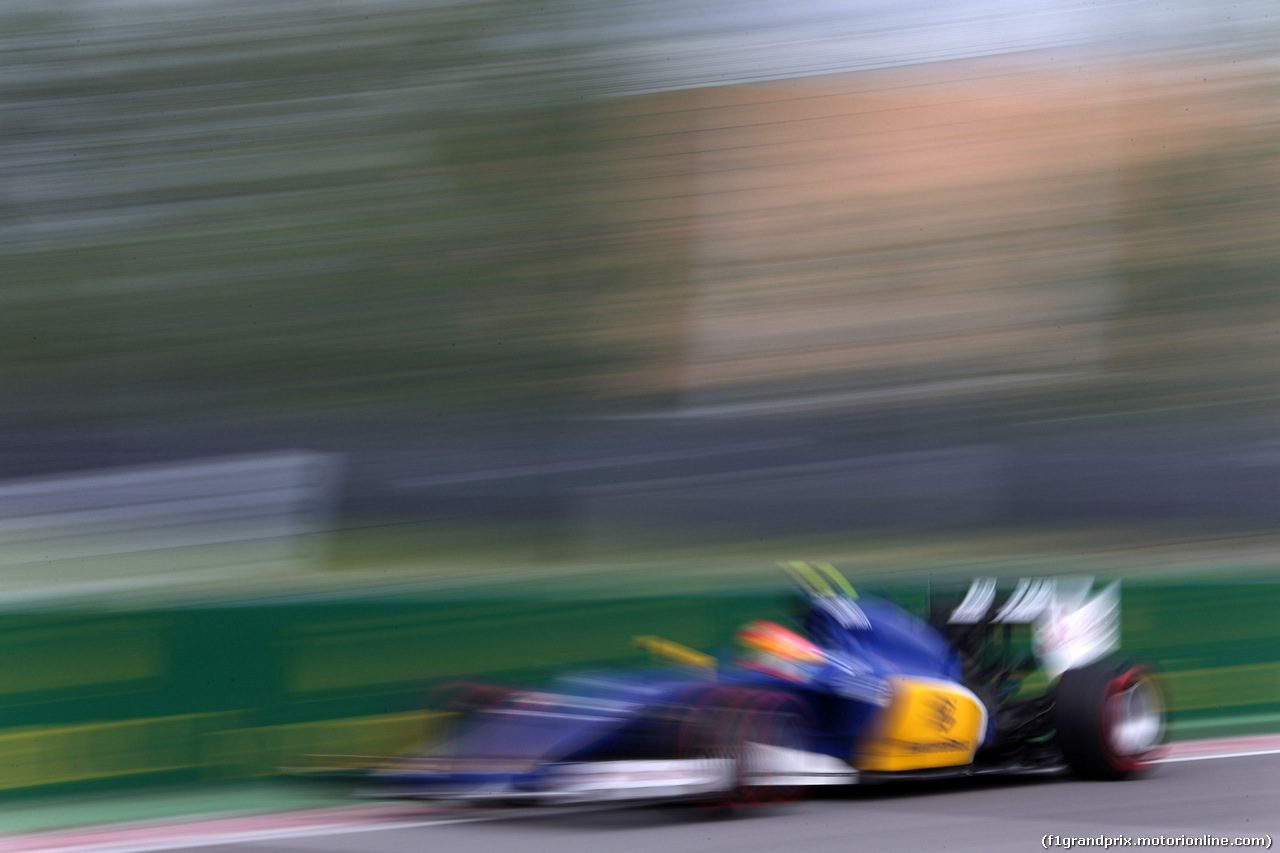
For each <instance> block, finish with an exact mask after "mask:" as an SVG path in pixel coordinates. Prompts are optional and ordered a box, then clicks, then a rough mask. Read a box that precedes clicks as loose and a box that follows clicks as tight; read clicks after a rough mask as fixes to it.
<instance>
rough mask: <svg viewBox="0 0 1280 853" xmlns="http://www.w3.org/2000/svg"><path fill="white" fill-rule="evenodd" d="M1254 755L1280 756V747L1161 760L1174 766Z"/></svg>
mask: <svg viewBox="0 0 1280 853" xmlns="http://www.w3.org/2000/svg"><path fill="white" fill-rule="evenodd" d="M1253 755H1280V747H1275V748H1272V749H1248V750H1243V751H1241V752H1210V753H1205V754H1202V755H1170V756H1169V757H1168V758H1162V759H1160V763H1161V764H1172V763H1173V762H1175V761H1213V760H1214V759H1217V758H1248V757H1250V756H1253Z"/></svg>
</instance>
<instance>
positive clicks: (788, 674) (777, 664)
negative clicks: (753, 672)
mask: <svg viewBox="0 0 1280 853" xmlns="http://www.w3.org/2000/svg"><path fill="white" fill-rule="evenodd" d="M735 639H736V640H737V642H738V645H739V646H741V647H742V649H743V652H744V655H743V661H742V663H743V665H744V666H747V667H750V668H752V669H757V670H760V671H762V672H767V673H769V674H771V675H777V676H780V677H782V678H786V679H789V680H792V681H802V680H806V676H807V673H808V671H809V670H811V669H812V668H813V667H815V666H817V665H819V664H821V663H823V662H824V661H825V660H826V659H827V656H826V655H825V654H824V653H823V651H822V649H820V648H818V647H817V646H816V645H814V644H813V643H811V642H809V641H808V640H806V639H805V638H804V637H801V636H800V635H799V634H797V633H795V632H794V631H790V630H788V629H786V628H784V627H782V626H781V625H779V624H777V623H776V622H766V621H764V620H761V619H757V620H755V621H752V622H748V623H747V624H746V625H743V626H742V627H741V628H739V629H738V633H737V635H736V636H735Z"/></svg>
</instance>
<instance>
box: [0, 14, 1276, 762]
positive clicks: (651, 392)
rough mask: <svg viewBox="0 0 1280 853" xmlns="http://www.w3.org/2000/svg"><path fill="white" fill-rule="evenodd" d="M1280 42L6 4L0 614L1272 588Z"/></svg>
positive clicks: (917, 20)
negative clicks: (1018, 586) (819, 581)
mask: <svg viewBox="0 0 1280 853" xmlns="http://www.w3.org/2000/svg"><path fill="white" fill-rule="evenodd" d="M1277 46H1280V13H1277V8H1276V6H1275V4H1273V3H1270V2H1265V0H1241V2H1238V3H1222V2H1216V0H1170V2H1161V3H1149V2H1098V3H1091V4H1079V3H1074V2H1065V0H1035V1H1034V2H1017V3H1013V2H1008V3H1006V2H1000V0H996V2H980V0H949V2H945V3H939V2H919V3H916V2H908V3H901V2H899V3H880V2H874V1H873V0H848V1H847V2H833V0H804V2H791V3H780V2H773V0H741V1H740V2H721V1H720V0H716V2H703V3H697V4H688V3H680V2H674V0H631V2H620V3H606V2H599V0H596V2H591V0H547V2H545V3H543V2H539V3H532V2H516V0H487V1H486V0H466V1H465V2H463V0H456V1H451V0H438V2H406V0H344V2H293V0H278V2H271V3H258V2H244V0H120V2H109V1H108V0H65V2H59V3H47V2H27V0H9V2H6V3H4V4H3V5H2V6H0V51H2V53H0V63H2V64H0V75H2V80H3V82H2V83H0V164H3V168H2V169H0V480H3V482H0V593H3V594H4V595H5V596H7V600H8V601H10V602H13V603H14V605H13V606H19V605H21V606H26V605H27V604H30V603H31V602H47V601H49V600H53V599H57V600H67V598H68V597H71V598H76V597H80V598H84V597H85V596H86V595H92V596H94V597H95V600H97V601H102V600H104V599H102V598H101V596H104V595H106V596H108V597H109V600H112V601H114V602H116V603H124V604H126V605H128V604H130V603H137V602H142V601H144V600H148V601H149V600H151V599H148V598H147V597H148V596H152V597H154V595H155V594H156V592H157V590H162V591H164V592H162V596H167V595H169V594H170V593H172V592H173V590H175V589H177V588H179V587H182V586H183V585H186V586H187V587H188V588H195V587H198V588H199V589H201V590H204V591H206V592H207V591H208V590H209V589H211V588H212V589H214V590H217V591H219V594H225V593H226V592H227V591H228V590H229V591H231V592H233V593H236V594H239V593H240V592H241V591H244V590H248V589H260V588H261V587H262V586H263V584H267V585H268V586H270V588H272V589H277V590H278V588H277V587H276V586H271V583H269V582H268V581H269V579H270V578H289V579H290V584H291V586H290V588H292V584H293V583H294V581H295V580H303V579H305V580H306V581H307V583H309V584H316V583H319V584H321V585H325V584H329V585H332V584H333V583H336V581H333V580H332V578H333V577H334V576H342V577H347V578H349V577H352V576H354V575H355V574H359V575H360V576H361V577H362V578H365V577H368V576H369V575H370V574H371V573H372V574H378V573H381V575H384V576H385V577H387V578H393V579H397V580H403V579H404V578H406V577H414V576H417V575H418V574H420V573H422V572H429V573H431V574H433V575H436V576H448V577H452V578H458V577H461V578H462V581H461V582H462V583H472V582H476V581H478V580H479V579H480V577H481V574H482V570H497V571H500V572H503V573H504V574H502V575H501V576H502V577H504V578H506V577H509V576H511V575H512V574H528V572H529V571H530V570H535V569H536V570H539V571H541V572H542V573H544V574H546V573H557V572H562V571H567V567H576V568H579V569H585V570H586V571H588V572H589V573H591V574H592V576H598V575H599V573H600V572H601V571H609V572H613V573H615V580H616V572H617V571H618V567H620V566H627V565H633V566H638V567H640V570H641V571H642V572H647V573H649V576H656V575H658V574H661V572H663V571H668V572H669V575H670V577H671V578H684V577H687V576H688V573H689V572H690V571H692V569H691V567H692V568H693V569H706V570H707V571H710V570H711V569H714V570H715V571H716V572H722V573H726V574H727V576H729V577H731V578H737V577H739V576H740V575H741V574H742V573H747V574H749V573H751V572H754V571H756V570H757V568H758V567H761V566H762V567H764V570H765V571H767V570H769V568H770V567H771V566H772V563H773V561H774V560H775V559H779V558H790V557H795V556H822V557H824V558H832V559H836V560H842V561H843V563H842V566H843V567H846V568H848V567H849V566H850V564H852V565H853V568H854V569H855V570H856V569H857V568H858V567H859V566H861V570H862V571H863V572H864V573H870V574H875V575H878V576H880V577H892V576H894V575H896V574H902V573H914V574H915V575H916V576H919V575H921V574H936V573H941V574H946V573H947V572H952V573H954V574H956V575H966V576H967V575H972V574H973V573H974V572H977V571H983V572H995V573H1005V574H1017V573H1019V572H1028V573H1030V572H1040V571H1046V570H1066V571H1097V572H1101V573H1110V574H1117V573H1121V574H1123V573H1125V572H1131V571H1136V570H1139V569H1141V570H1143V571H1155V572H1164V573H1168V572H1171V571H1174V572H1190V573H1196V576H1197V577H1200V576H1204V574H1205V573H1212V572H1219V573H1220V572H1224V571H1232V572H1259V571H1260V572H1261V573H1262V575H1263V576H1264V577H1269V576H1270V572H1271V570H1272V568H1273V567H1274V564H1275V554H1276V553H1277V548H1278V547H1280V539H1275V538H1273V537H1272V532H1273V531H1274V530H1275V526H1276V524H1275V521H1276V518H1277V515H1278V513H1280V443H1277V433H1276V429H1275V427H1276V425H1277V423H1278V416H1280V359H1277V356H1278V355H1280V291H1278V290H1277V287H1276V273H1277V270H1280V242H1278V241H1277V240H1276V234H1277V233H1278V232H1280V227H1278V226H1280V208H1278V207H1277V205H1276V199H1277V198H1280V101H1278V100H1277V98H1276V97H1275V95H1276V92H1277V83H1278V82H1280V67H1278V66H1277V63H1276V58H1275V57H1276V48H1277ZM815 543H816V544H815ZM796 549H809V551H808V552H807V553H803V554H797V553H796ZM815 549H816V550H817V551H818V553H814V550H815ZM673 567H674V568H673ZM708 567H711V568H710V569H708ZM317 578H321V580H317ZM617 582H619V583H620V582H621V581H617ZM210 584H213V586H212V587H210ZM1193 598H1194V596H1193ZM1206 630H1209V629H1206ZM304 633H305V632H304ZM1210 633H1212V632H1211V631H1210ZM15 636H16V635H15ZM23 636H26V635H23ZM33 636H34V635H33ZM59 636H63V635H59ZM68 636H69V635H68ZM166 636H167V635H166ZM1250 636H1252V635H1250ZM1267 636H1270V635H1267ZM64 639H65V636H64ZM1236 639H1238V640H1241V641H1243V640H1247V639H1249V637H1245V636H1241V637H1237V638H1236ZM1272 639H1274V638H1272ZM14 642H19V641H18V640H14ZM21 642H30V643H36V642H37V641H36V640H31V639H30V638H28V639H24V640H21ZM67 642H71V641H70V640H67ZM121 642H124V641H121ZM129 642H133V641H129ZM137 642H139V643H142V645H137V644H136V643H135V645H129V644H128V642H126V643H125V646H122V647H121V648H129V649H133V650H134V651H135V652H137V653H138V654H139V655H141V657H139V658H138V660H141V661H150V663H140V664H138V667H139V668H138V669H137V673H144V675H145V673H152V675H154V674H155V673H156V672H160V671H161V670H163V669H164V666H166V665H167V664H164V663H163V661H171V660H172V658H170V657H166V655H168V654H169V651H167V650H169V649H171V646H170V645H167V643H168V642H169V641H168V640H163V641H162V640H146V641H142V640H139V641H137ZM250 645H251V644H250ZM33 648H34V646H33ZM138 649H142V651H141V652H138V651H137V650H138ZM251 654H252V652H250V651H246V655H251ZM1188 659H1190V658H1188ZM353 660H354V658H353ZM1206 660H1207V658H1206ZM1267 660H1268V661H1269V660H1271V659H1270V658H1267ZM1202 663H1203V661H1202ZM148 666H150V667H152V668H151V669H148V668H147V667H148ZM1268 666H1270V667H1271V668H1270V669H1267V670H1265V673H1264V675H1265V678H1267V679H1270V680H1268V681H1265V684H1266V685H1270V686H1268V687H1267V688H1266V689H1265V690H1264V691H1263V693H1262V694H1260V695H1261V696H1262V698H1261V699H1259V700H1258V701H1260V702H1262V701H1265V702H1274V701H1280V693H1277V694H1276V695H1275V696H1272V695H1271V693H1270V692H1269V691H1270V690H1271V689H1272V687H1275V685H1276V683H1280V682H1276V673H1277V671H1278V670H1277V669H1276V667H1275V665H1274V664H1268ZM33 671H34V670H33ZM130 672H133V670H130ZM137 673H134V675H128V674H126V675H123V676H121V678H122V679H123V680H124V681H128V680H129V679H130V678H135V677H136V678H143V677H144V675H137ZM400 675H404V673H403V672H401V673H400ZM27 677H28V676H17V675H15V676H12V679H17V680H12V683H10V684H9V686H8V688H7V689H8V690H9V693H10V694H11V695H14V696H19V697H20V698H21V697H26V698H25V699H24V700H23V701H24V702H26V704H27V705H28V706H29V705H30V701H28V700H29V699H30V696H34V695H36V694H37V693H39V691H41V690H44V691H46V692H47V691H53V693H48V695H49V696H54V697H55V698H56V696H61V695H63V694H59V693H57V691H58V690H71V689H72V688H73V687H74V686H75V685H76V684H81V682H78V681H75V679H74V678H71V677H70V676H68V678H71V680H70V681H68V682H67V683H66V684H63V683H61V682H59V683H58V684H52V682H49V683H46V682H45V681H41V680H40V679H38V678H37V679H36V680H35V681H30V680H29V679H28V680H27V681H23V680H22V679H23V678H27ZM146 677H151V676H146ZM157 677H158V676H157ZM1242 679H1244V676H1240V677H1238V678H1236V682H1237V683H1238V682H1241V680H1242ZM401 681H402V682H405V683H407V681H408V677H407V676H406V677H405V678H402V679H401ZM397 683H400V682H397ZM51 684H52V686H50V685H51ZM15 685H16V686H15ZM33 685H34V686H33ZM77 689H78V688H77ZM1276 689H1277V690H1280V687H1276ZM55 694H56V695H55ZM39 695H41V696H45V695H46V694H45V693H40V694H39ZM66 695H71V694H69V693H68V694H66ZM76 695H79V694H76ZM14 701H15V702H16V701H17V700H16V699H15V700H14ZM41 701H45V700H44V699H41ZM48 701H53V700H52V699H49V700H48ZM87 701H88V700H86V702H87ZM1206 701H1207V700H1206ZM50 707H52V706H50ZM83 707H84V708H85V709H89V710H84V711H82V712H77V713H80V714H81V717H83V716H84V715H85V714H104V713H105V714H106V715H107V716H124V715H125V714H126V712H125V711H123V710H118V709H117V710H114V711H109V712H102V711H100V710H99V711H94V710H92V709H93V708H94V707H95V706H93V705H91V704H85V705H84V706H83ZM312 707H313V708H315V707H318V706H312ZM371 707H372V706H371ZM184 708H185V706H184ZM188 710H189V709H188ZM177 712H178V708H177V706H175V710H174V713H175V714H176V713H177ZM68 713H70V712H68ZM310 713H313V714H319V713H321V712H315V711H312V712H310ZM344 713H346V712H344ZM73 717H74V715H71V716H68V717H67V719H68V720H71V719H73ZM24 719H25V718H24ZM76 719H79V718H78V717H76ZM50 743H52V741H51V742H50ZM49 748H50V749H52V748H53V747H49Z"/></svg>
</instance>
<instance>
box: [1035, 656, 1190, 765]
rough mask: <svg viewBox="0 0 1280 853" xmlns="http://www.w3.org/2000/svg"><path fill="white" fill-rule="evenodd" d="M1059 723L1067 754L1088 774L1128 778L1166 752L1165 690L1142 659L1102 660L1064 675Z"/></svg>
mask: <svg viewBox="0 0 1280 853" xmlns="http://www.w3.org/2000/svg"><path fill="white" fill-rule="evenodd" d="M1053 718H1054V723H1055V726H1056V728H1057V741H1058V745H1059V747H1060V748H1061V749H1062V755H1063V758H1065V759H1066V762H1067V764H1068V766H1070V767H1071V769H1072V770H1073V771H1075V772H1076V774H1077V775H1079V776H1082V777H1084V778H1086V779H1127V778H1130V777H1132V776H1135V775H1138V774H1140V773H1142V772H1143V771H1145V770H1148V769H1150V768H1151V767H1152V766H1154V765H1155V763H1156V762H1157V761H1159V759H1160V758H1161V757H1162V756H1163V754H1164V752H1165V750H1164V742H1165V736H1166V730H1167V725H1166V721H1167V718H1168V703H1167V702H1166V701H1165V696H1164V691H1163V690H1162V689H1161V687H1160V684H1159V682H1158V681H1157V680H1156V678H1155V676H1154V675H1153V673H1152V672H1151V671H1150V670H1149V669H1148V668H1147V667H1145V666H1143V665H1141V664H1132V665H1115V664H1105V663H1098V664H1092V665H1090V666H1086V667H1081V668H1080V669H1069V670H1067V671H1066V672H1064V673H1063V674H1062V678H1061V679H1060V680H1059V682H1058V686H1057V688H1056V689H1055V691H1054V708H1053Z"/></svg>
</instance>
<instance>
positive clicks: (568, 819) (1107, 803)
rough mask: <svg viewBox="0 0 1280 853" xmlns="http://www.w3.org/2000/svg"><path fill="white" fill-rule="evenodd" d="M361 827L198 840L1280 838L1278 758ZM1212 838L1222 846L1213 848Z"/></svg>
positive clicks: (503, 843) (633, 848) (860, 846)
mask: <svg viewBox="0 0 1280 853" xmlns="http://www.w3.org/2000/svg"><path fill="white" fill-rule="evenodd" d="M364 829H366V830H370V831H340V832H335V833H332V834H322V835H315V836H309V837H300V838H288V837H282V838H276V839H256V840H246V841H244V842H241V843H235V844H223V845H216V846H204V845H202V846H201V847H200V849H202V850H208V851H223V853H357V851H358V853H409V851H414V853H417V851H453V850H457V851H468V853H471V851H475V853H491V851H492V853H498V851H503V853H506V851H519V853H575V851H591V853H600V851H607V853H686V851H690V853H691V852H692V851H712V853H716V852H717V851H724V853H729V852H730V851H732V852H733V853H739V852H740V851H776V850H794V851H826V850H856V851H881V850H886V851H887V850H893V851H897V850H932V851H942V850H945V851H949V852H950V853H954V851H970V850H973V851H978V850H1036V849H1045V848H1044V846H1043V839H1044V836H1046V835H1057V836H1064V837H1092V838H1097V837H1098V836H1100V835H1106V836H1128V837H1131V838H1135V839H1136V838H1138V837H1150V836H1190V837H1196V836H1204V835H1211V836H1218V837H1225V838H1235V837H1243V836H1249V837H1258V836H1268V837H1270V838H1271V839H1276V838H1277V836H1280V754H1274V753H1273V754H1266V755H1252V756H1245V757H1216V758H1214V759H1212V760H1183V761H1176V762H1170V763H1166V764H1163V765H1161V766H1160V767H1158V768H1157V769H1156V770H1155V772H1154V773H1153V774H1152V775H1150V776H1149V777H1147V778H1144V779H1141V780H1135V781H1129V782H1119V783H1116V782H1109V783H1108V782H1082V781H1078V780H1075V779H1072V778H1070V777H1066V776H1053V777H1021V778H1016V779H996V778H991V777H988V778H986V779H972V780H955V781H951V782H946V783H942V782H935V783H929V784H927V785H921V784H917V785H907V784H898V785H892V786H889V785H884V786H875V787H870V786H868V787H862V788H851V789H842V790H840V791H838V792H830V793H828V794H827V795H826V796H823V797H821V798H819V799H816V800H812V801H808V802H804V803H800V804H795V805H789V806H773V807H762V808H758V809H754V810H749V811H746V812H740V813H737V814H735V815H733V816H730V817H715V816H710V817H709V816H707V815H703V814H699V813H691V812H690V811H682V810H679V809H673V808H636V809H620V810H595V811H558V812H557V811H552V812H541V811H537V810H530V811H528V812H524V811H515V812H506V813H503V814H500V815H493V814H490V815H473V816H471V817H470V818H467V817H464V816H463V815H456V816H453V817H444V816H439V815H437V816H435V817H432V813H431V812H429V811H427V810H426V809H425V808H424V810H423V811H422V812H420V813H419V814H418V817H417V821H416V822H415V821H414V820H413V819H408V820H406V819H405V816H404V815H401V820H400V821H397V822H396V823H395V824H392V825H389V826H381V827H380V826H377V825H376V824H374V825H370V826H366V827H364ZM1188 846H1191V845H1188ZM1195 846H1199V847H1203V846H1204V845H1195ZM1217 846H1222V845H1208V847H1210V848H1212V847H1217ZM1050 849H1062V848H1061V847H1058V848H1052V847H1051V848H1050ZM1264 849H1265V848H1264Z"/></svg>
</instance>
